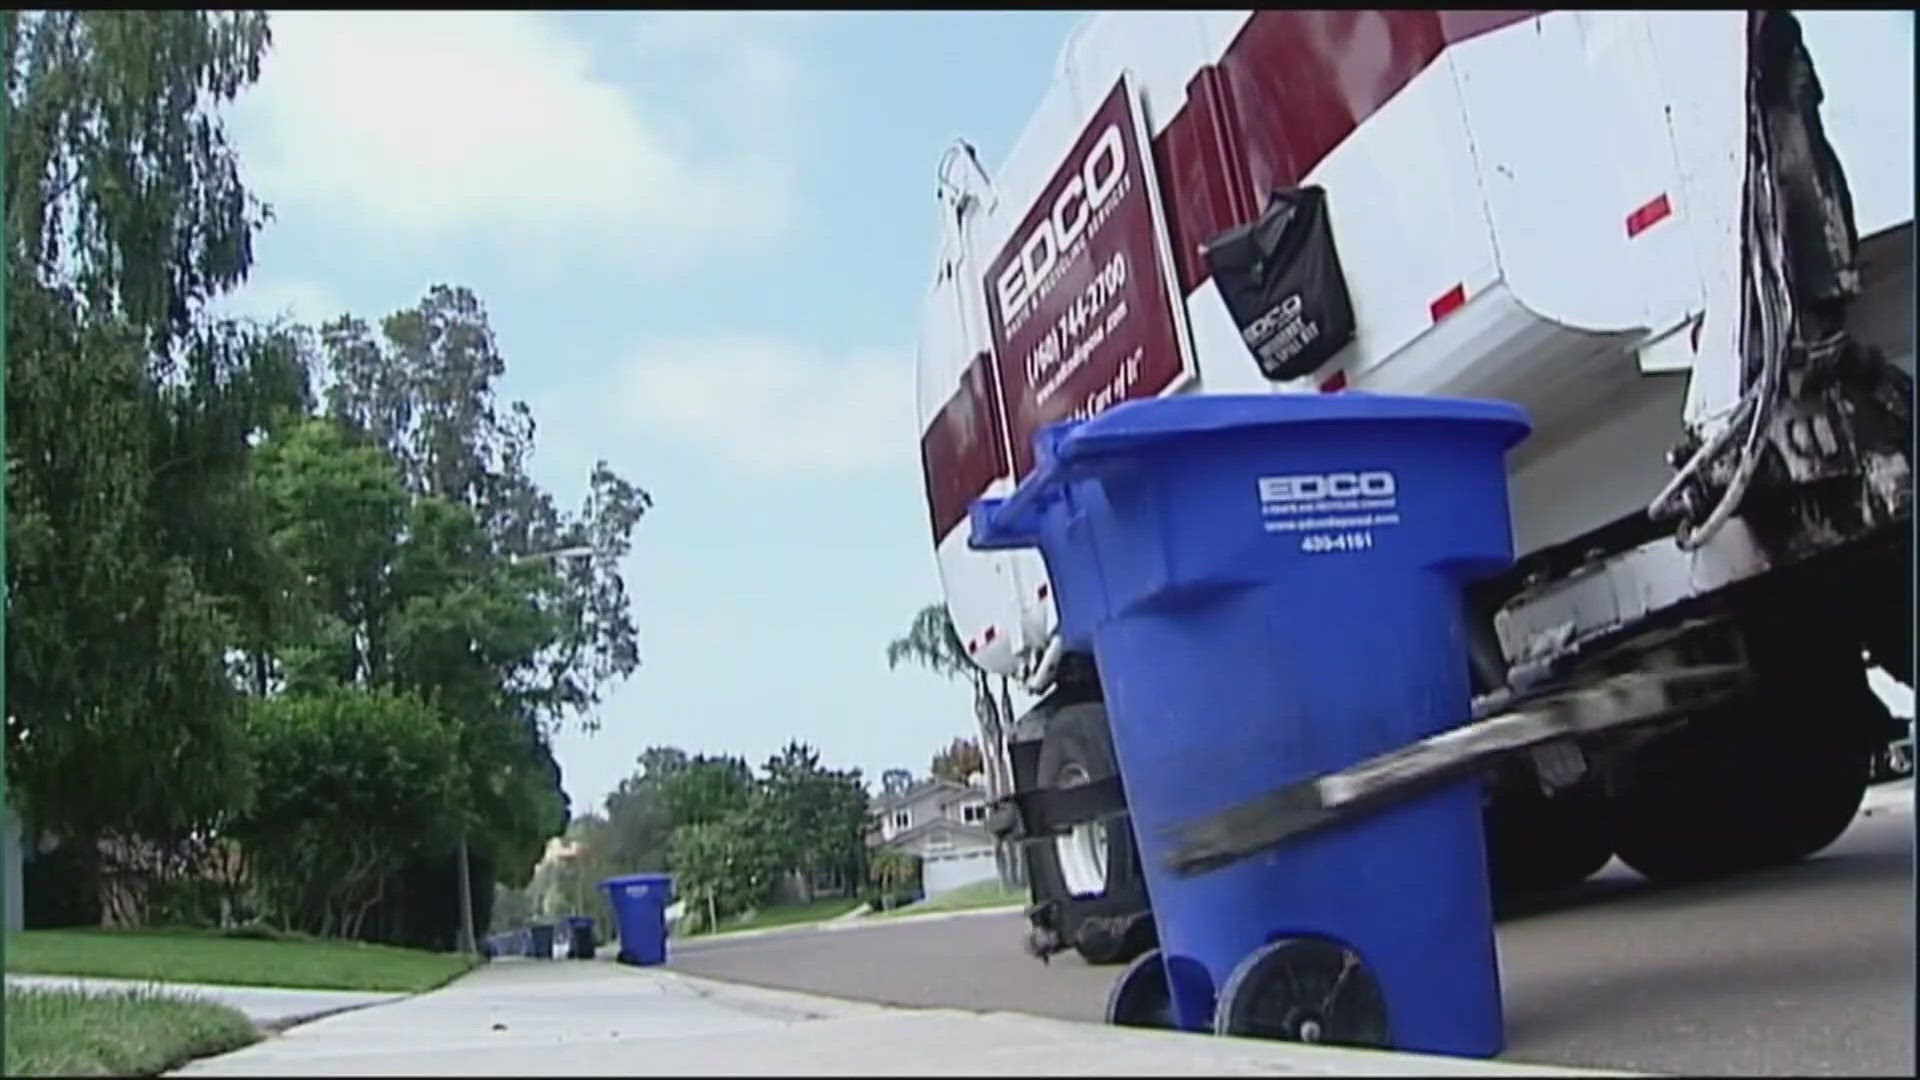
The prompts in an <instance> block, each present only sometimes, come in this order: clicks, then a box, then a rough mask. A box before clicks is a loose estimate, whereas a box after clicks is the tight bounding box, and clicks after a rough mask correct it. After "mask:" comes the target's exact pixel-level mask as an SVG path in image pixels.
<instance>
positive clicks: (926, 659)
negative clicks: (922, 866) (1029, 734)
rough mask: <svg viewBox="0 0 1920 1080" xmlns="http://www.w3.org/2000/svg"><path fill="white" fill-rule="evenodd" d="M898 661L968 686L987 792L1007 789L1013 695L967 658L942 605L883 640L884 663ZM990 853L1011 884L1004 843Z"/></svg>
mask: <svg viewBox="0 0 1920 1080" xmlns="http://www.w3.org/2000/svg"><path fill="white" fill-rule="evenodd" d="M902 663H912V664H915V665H917V666H919V667H923V668H926V669H927V670H928V671H931V672H933V673H934V674H935V675H939V676H941V677H943V678H947V679H960V680H963V681H965V682H966V684H967V686H968V688H969V689H970V690H972V691H973V715H974V721H975V723H976V724H978V725H979V729H980V741H979V742H978V743H976V744H975V747H976V749H978V750H979V751H980V752H981V757H982V762H981V764H982V771H983V772H984V773H985V774H986V779H987V791H988V792H989V793H990V794H992V795H995V796H1004V795H1006V794H1008V793H1010V792H1012V790H1013V768H1012V764H1011V762H1009V761H1008V760H1007V738H1006V733H1007V731H1008V729H1009V728H1011V727H1012V726H1013V699H1012V697H1011V695H1010V694H1009V693H1008V689H1007V680H1006V678H1005V677H1004V676H1002V677H1001V678H1000V679H999V687H998V691H999V692H998V693H997V694H996V693H995V687H994V684H993V682H992V681H991V680H990V679H989V678H988V675H987V673H986V671H985V670H983V669H982V668H980V667H978V666H976V665H975V664H974V663H973V661H971V660H970V659H968V658H967V650H966V646H965V645H964V644H963V643H962V642H961V640H960V632H959V631H958V630H956V629H954V626H953V616H952V615H951V613H949V612H948V610H947V606H946V605H945V604H928V605H927V606H926V607H923V608H921V609H920V611H919V612H918V613H917V614H915V615H914V617H913V623H912V625H911V626H909V627H908V629H907V633H906V635H905V636H904V637H899V638H895V639H894V640H893V641H891V642H888V643H887V667H888V668H896V667H898V666H900V664H902ZM994 852H995V854H994V858H995V861H996V862H997V863H998V864H999V866H1000V880H1001V882H1002V883H1003V884H1006V885H1009V886H1011V885H1013V884H1014V883H1015V881H1016V880H1017V879H1018V877H1019V874H1020V871H1019V869H1018V868H1017V867H1016V865H1015V860H1014V859H1013V858H1012V857H1011V854H1010V852H1009V850H1008V848H1007V846H1006V845H1005V844H996V845H995V848H994Z"/></svg>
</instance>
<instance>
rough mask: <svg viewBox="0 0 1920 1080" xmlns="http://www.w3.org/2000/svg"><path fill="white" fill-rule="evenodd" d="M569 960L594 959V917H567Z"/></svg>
mask: <svg viewBox="0 0 1920 1080" xmlns="http://www.w3.org/2000/svg"><path fill="white" fill-rule="evenodd" d="M567 959H569V960H591V959H593V916H591V915H569V916H568V917H567Z"/></svg>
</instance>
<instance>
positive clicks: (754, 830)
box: [669, 807, 784, 929]
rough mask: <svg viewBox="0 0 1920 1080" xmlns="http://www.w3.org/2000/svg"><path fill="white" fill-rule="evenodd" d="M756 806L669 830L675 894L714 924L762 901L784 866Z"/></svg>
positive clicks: (766, 821) (769, 827) (770, 830)
mask: <svg viewBox="0 0 1920 1080" xmlns="http://www.w3.org/2000/svg"><path fill="white" fill-rule="evenodd" d="M757 809H758V808H757V807H756V808H748V809H745V810H736V811H734V812H732V813H730V814H728V815H727V816H725V817H724V818H722V819H720V820H719V821H711V822H703V823H700V824H694V825H682V826H680V827H678V828H676V829H674V830H673V838H672V840H671V842H670V846H669V850H670V852H671V855H672V860H673V868H674V874H675V875H676V877H677V878H678V891H679V892H680V894H681V895H682V896H685V897H687V898H688V899H689V900H690V901H692V903H690V904H689V907H690V908H693V907H695V906H696V905H698V906H704V907H705V908H706V909H707V911H708V916H707V921H708V923H709V926H708V929H712V928H713V925H712V924H714V923H717V921H718V920H719V919H722V918H725V917H726V916H728V915H732V914H735V913H738V912H741V911H745V910H747V909H749V908H752V907H754V906H755V905H757V904H760V903H762V902H764V901H765V900H766V898H767V896H768V894H769V893H771V892H772V890H773V885H774V882H775V881H776V880H777V879H778V877H779V874H780V871H781V869H782V863H783V847H784V845H783V843H782V841H781V839H780V838H779V837H777V836H776V834H775V829H776V828H777V826H776V825H775V824H774V822H773V819H771V818H770V817H768V816H767V815H765V814H763V813H759V812H756V811H757Z"/></svg>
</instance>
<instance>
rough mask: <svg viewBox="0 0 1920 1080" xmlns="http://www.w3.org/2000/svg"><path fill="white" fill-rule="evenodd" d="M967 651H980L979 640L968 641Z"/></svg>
mask: <svg viewBox="0 0 1920 1080" xmlns="http://www.w3.org/2000/svg"><path fill="white" fill-rule="evenodd" d="M967 651H968V652H970V653H974V652H979V651H980V643H979V642H977V641H969V642H967Z"/></svg>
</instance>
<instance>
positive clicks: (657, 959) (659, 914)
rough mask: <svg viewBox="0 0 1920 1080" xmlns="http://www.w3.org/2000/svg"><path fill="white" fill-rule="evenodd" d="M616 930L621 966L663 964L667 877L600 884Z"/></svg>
mask: <svg viewBox="0 0 1920 1080" xmlns="http://www.w3.org/2000/svg"><path fill="white" fill-rule="evenodd" d="M600 887H601V888H603V889H605V890H607V900H608V901H609V902H610V903H611V904H612V905H613V918H614V922H615V923H616V924H617V925H618V927H619V929H620V953H619V959H620V961H621V962H622V963H626V964H636V965H639V966H642V967H646V966H649V965H653V964H664V963H666V962H667V905H668V904H670V903H672V902H673V877H672V876H671V875H669V874H627V875H624V876H622V877H611V878H608V879H606V880H605V881H602V882H601V883H600Z"/></svg>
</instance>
